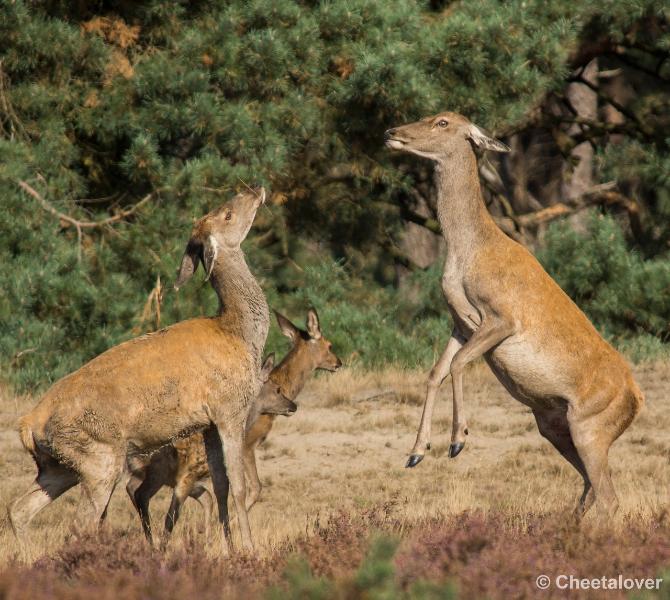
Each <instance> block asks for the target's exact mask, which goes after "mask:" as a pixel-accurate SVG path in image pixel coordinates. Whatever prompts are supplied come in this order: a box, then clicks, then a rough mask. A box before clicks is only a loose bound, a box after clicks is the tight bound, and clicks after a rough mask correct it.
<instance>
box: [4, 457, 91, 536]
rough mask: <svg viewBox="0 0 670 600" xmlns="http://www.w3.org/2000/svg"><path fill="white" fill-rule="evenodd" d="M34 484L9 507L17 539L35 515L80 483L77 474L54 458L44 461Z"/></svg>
mask: <svg viewBox="0 0 670 600" xmlns="http://www.w3.org/2000/svg"><path fill="white" fill-rule="evenodd" d="M38 469H39V471H38V474H37V477H36V478H35V482H34V484H33V485H32V486H31V487H30V489H29V490H28V491H27V492H26V493H25V494H23V496H21V497H20V498H19V499H18V500H16V502H14V504H12V506H11V507H10V509H9V511H8V512H9V522H10V524H11V526H12V531H13V532H14V535H15V536H16V537H17V539H22V538H23V535H24V533H25V529H26V527H27V526H28V524H29V523H30V521H31V520H32V519H33V517H34V516H35V515H36V514H37V513H38V512H40V511H41V510H42V509H43V508H45V507H46V506H48V505H49V504H51V503H52V502H53V501H54V500H55V499H56V498H58V497H59V496H60V495H61V494H63V493H65V492H67V490H69V489H70V488H72V487H73V486H75V485H77V483H79V477H78V476H77V474H76V473H75V472H74V471H72V470H71V469H68V468H67V467H65V466H63V465H61V464H59V463H57V462H56V461H55V460H53V459H49V460H48V461H44V462H43V464H41V465H40V466H39V467H38Z"/></svg>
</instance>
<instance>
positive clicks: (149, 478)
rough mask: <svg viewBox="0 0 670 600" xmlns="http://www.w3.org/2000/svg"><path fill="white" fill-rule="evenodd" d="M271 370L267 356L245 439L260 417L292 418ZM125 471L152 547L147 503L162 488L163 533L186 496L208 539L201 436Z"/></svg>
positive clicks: (209, 505)
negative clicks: (166, 490)
mask: <svg viewBox="0 0 670 600" xmlns="http://www.w3.org/2000/svg"><path fill="white" fill-rule="evenodd" d="M273 368H274V354H270V355H269V356H268V357H267V359H266V360H265V362H264V363H263V367H262V368H261V374H260V379H261V381H262V382H263V387H262V388H261V391H260V393H259V394H258V397H257V398H254V401H253V402H252V404H251V408H250V409H249V414H248V416H247V423H246V429H245V435H246V433H248V431H249V426H250V424H251V423H254V422H255V421H256V420H257V419H258V418H259V417H260V416H261V415H273V416H275V415H283V416H290V415H292V414H293V413H294V412H295V411H296V409H297V406H296V405H295V403H294V402H293V401H291V400H290V399H288V398H287V397H286V396H285V395H284V394H283V393H282V391H281V389H280V387H279V386H278V385H277V384H276V383H273V382H272V381H269V377H270V372H271V371H272V369H273ZM193 445H197V447H198V449H199V451H198V452H193V451H192V446H193ZM128 469H129V471H130V472H131V476H130V478H129V480H128V484H127V486H126V491H127V492H128V495H129V496H130V499H131V501H132V503H133V506H134V507H135V509H136V510H137V512H138V514H139V515H140V520H141V521H142V529H143V530H144V535H145V536H146V537H147V540H148V541H149V543H151V544H152V543H153V539H152V535H151V520H150V517H149V501H150V500H151V498H152V497H153V495H154V494H155V493H156V492H157V491H158V490H159V489H160V488H161V487H163V485H169V486H171V487H173V488H174V492H173V494H172V502H171V503H170V508H169V509H168V513H167V515H166V517H165V531H166V533H167V534H168V535H169V534H170V533H171V532H172V528H173V527H174V525H175V523H176V522H177V519H179V513H180V510H181V506H182V504H183V502H184V500H185V499H186V498H187V497H188V496H189V495H190V496H191V497H192V498H195V499H196V500H197V501H198V502H199V503H200V505H201V506H202V507H203V509H204V511H205V536H206V537H209V526H210V520H211V515H212V511H213V508H214V504H213V499H212V496H211V493H210V491H209V489H208V486H207V485H206V482H205V480H208V479H209V470H208V469H207V455H206V453H205V445H204V438H203V435H202V433H194V434H193V435H190V436H188V437H187V438H182V439H177V440H174V441H173V442H172V443H171V444H167V445H165V446H162V447H161V448H159V449H158V450H157V451H156V452H153V453H152V454H150V455H146V456H144V457H140V456H137V455H135V456H133V457H131V458H130V463H129V464H128Z"/></svg>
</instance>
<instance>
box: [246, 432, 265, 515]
mask: <svg viewBox="0 0 670 600" xmlns="http://www.w3.org/2000/svg"><path fill="white" fill-rule="evenodd" d="M244 475H245V476H246V479H247V485H248V486H249V496H248V497H247V511H249V510H251V507H252V506H253V505H254V504H256V502H257V501H258V497H259V496H260V495H261V489H262V485H261V480H260V478H259V477H258V470H257V468H256V445H255V444H254V445H253V446H251V447H249V446H245V448H244Z"/></svg>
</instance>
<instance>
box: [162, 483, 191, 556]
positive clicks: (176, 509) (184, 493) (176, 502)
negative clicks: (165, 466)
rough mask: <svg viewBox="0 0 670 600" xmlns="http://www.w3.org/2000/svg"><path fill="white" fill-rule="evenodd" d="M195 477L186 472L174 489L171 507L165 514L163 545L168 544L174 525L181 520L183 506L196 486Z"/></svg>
mask: <svg viewBox="0 0 670 600" xmlns="http://www.w3.org/2000/svg"><path fill="white" fill-rule="evenodd" d="M194 483H195V482H194V481H193V477H192V476H191V475H190V474H188V473H187V474H186V475H185V476H183V477H181V478H180V479H179V480H178V481H177V485H175V487H174V489H173V490H172V500H171V502H170V508H169V509H168V512H167V514H166V515H165V529H164V532H163V547H165V544H167V540H168V539H169V537H170V535H171V534H172V530H173V529H174V526H175V525H176V524H177V521H178V520H179V515H180V513H181V507H182V506H183V505H184V502H186V499H187V498H188V497H189V496H191V495H192V492H193V487H194Z"/></svg>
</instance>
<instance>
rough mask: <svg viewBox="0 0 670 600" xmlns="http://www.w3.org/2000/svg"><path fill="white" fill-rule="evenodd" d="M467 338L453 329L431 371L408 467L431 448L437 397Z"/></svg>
mask: <svg viewBox="0 0 670 600" xmlns="http://www.w3.org/2000/svg"><path fill="white" fill-rule="evenodd" d="M464 342H465V339H464V338H463V337H461V335H460V334H459V333H458V332H457V331H456V330H454V331H452V333H451V338H449V342H447V347H446V348H445V349H444V352H443V353H442V356H440V358H439V360H438V361H437V362H436V363H435V366H433V368H432V369H431V371H430V376H429V378H428V388H427V390H426V401H425V402H424V404H423V413H422V415H421V424H420V425H419V432H418V433H417V436H416V442H415V443H414V448H412V452H411V454H410V457H409V459H408V460H407V465H405V466H407V467H415V466H416V465H418V464H419V463H420V462H421V460H422V459H423V457H424V454H425V453H426V450H430V428H431V423H432V420H433V409H434V408H435V398H436V397H437V391H438V390H439V389H440V385H441V384H442V382H443V381H444V380H445V378H446V377H447V375H449V369H450V368H451V361H452V360H453V358H454V356H455V355H456V353H457V352H458V351H459V350H460V349H461V347H462V346H463V344H464Z"/></svg>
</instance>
